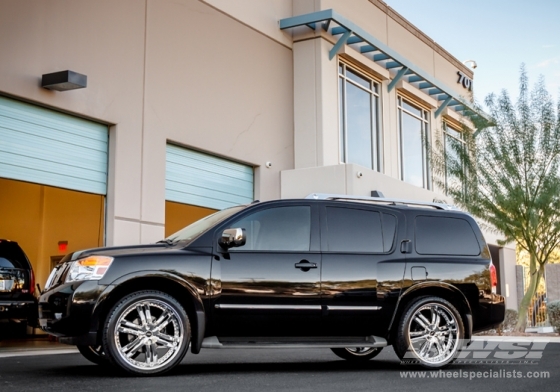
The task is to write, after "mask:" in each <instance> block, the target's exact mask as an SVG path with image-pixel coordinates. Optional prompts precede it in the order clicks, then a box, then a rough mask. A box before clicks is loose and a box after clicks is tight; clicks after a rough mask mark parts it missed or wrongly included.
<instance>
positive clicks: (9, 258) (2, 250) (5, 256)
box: [0, 241, 30, 269]
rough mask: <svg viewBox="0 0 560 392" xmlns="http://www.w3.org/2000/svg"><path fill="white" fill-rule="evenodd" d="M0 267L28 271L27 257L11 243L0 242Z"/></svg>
mask: <svg viewBox="0 0 560 392" xmlns="http://www.w3.org/2000/svg"><path fill="white" fill-rule="evenodd" d="M0 267H7V268H23V269H29V268H30V266H29V262H28V261H27V257H26V256H25V254H24V253H23V251H22V250H21V249H20V247H19V246H18V245H17V244H16V243H13V242H6V241H0Z"/></svg>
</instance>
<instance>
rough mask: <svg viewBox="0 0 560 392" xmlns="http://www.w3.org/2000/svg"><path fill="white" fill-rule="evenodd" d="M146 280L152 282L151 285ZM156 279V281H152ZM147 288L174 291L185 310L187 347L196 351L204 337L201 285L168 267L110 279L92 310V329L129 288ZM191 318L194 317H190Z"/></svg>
mask: <svg viewBox="0 0 560 392" xmlns="http://www.w3.org/2000/svg"><path fill="white" fill-rule="evenodd" d="M150 283H152V284H155V285H154V286H151V285H150ZM156 283H157V284H156ZM178 287H180V293H179V294H180V295H177V288H178ZM150 288H155V289H160V290H162V291H166V292H169V293H170V294H175V297H178V298H176V299H177V300H178V301H179V302H180V303H181V304H183V306H184V307H185V308H186V311H187V312H188V313H189V317H190V318H191V328H192V345H191V351H192V352H193V353H195V354H196V353H198V352H199V351H200V347H201V346H202V340H203V338H204V332H205V325H206V316H205V309H204V304H203V302H202V297H201V296H202V295H204V290H205V288H204V287H202V286H200V285H199V286H197V285H195V284H194V283H193V282H190V281H188V280H186V279H184V278H183V277H182V276H179V275H176V274H173V273H170V272H169V271H161V270H147V271H138V272H133V273H129V274H126V275H123V276H121V277H119V278H117V279H115V280H114V281H112V282H111V283H110V284H109V285H108V286H107V287H106V288H105V290H103V292H102V293H101V295H100V296H99V299H98V301H97V303H96V305H95V308H94V311H93V315H94V317H93V319H92V321H93V325H92V330H94V331H99V330H100V322H101V321H102V320H103V319H104V317H105V316H106V315H107V313H108V312H109V310H110V308H111V307H112V306H113V305H114V304H115V303H116V302H117V301H118V299H120V298H122V297H123V296H125V295H126V294H128V293H129V292H133V291H136V290H139V289H141V290H146V289H150ZM192 318H194V320H192Z"/></svg>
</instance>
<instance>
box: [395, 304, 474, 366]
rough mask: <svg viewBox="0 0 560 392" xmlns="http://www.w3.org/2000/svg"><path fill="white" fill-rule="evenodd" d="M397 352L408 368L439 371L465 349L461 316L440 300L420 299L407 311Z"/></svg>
mask: <svg viewBox="0 0 560 392" xmlns="http://www.w3.org/2000/svg"><path fill="white" fill-rule="evenodd" d="M397 328H398V329H397V337H396V341H395V344H394V349H395V352H396V354H397V356H398V357H399V358H400V359H401V360H402V361H404V363H406V364H418V365H421V366H423V367H426V368H431V369H438V368H442V367H445V366H446V365H448V364H450V363H451V362H453V360H454V359H455V358H456V357H457V355H458V354H459V352H460V351H461V348H462V347H463V339H464V336H465V328H464V326H463V321H462V319H461V315H460V314H459V312H458V311H457V309H456V308H455V306H453V304H451V303H450V302H449V301H447V300H445V299H443V298H440V297H432V296H430V297H420V298H418V299H415V300H413V301H412V302H411V303H410V304H408V306H407V307H406V308H405V310H404V312H403V315H402V317H401V319H400V322H399V324H398V327H397Z"/></svg>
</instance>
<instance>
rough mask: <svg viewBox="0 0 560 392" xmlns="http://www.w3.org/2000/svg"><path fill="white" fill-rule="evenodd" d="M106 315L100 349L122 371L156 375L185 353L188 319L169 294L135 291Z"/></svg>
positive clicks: (178, 361)
mask: <svg viewBox="0 0 560 392" xmlns="http://www.w3.org/2000/svg"><path fill="white" fill-rule="evenodd" d="M109 314H110V316H109V317H108V318H107V321H106V322H105V327H104V329H103V350H104V351H105V353H106V355H107V357H108V358H109V360H110V361H111V363H113V364H114V365H117V366H118V367H120V368H121V369H123V370H125V371H126V372H128V373H131V374H134V375H140V376H147V375H159V374H162V373H165V372H167V371H169V370H171V369H172V368H173V367H175V366H176V365H178V364H179V363H180V362H181V360H182V359H183V357H184V356H185V354H186V352H187V349H188V346H189V343H190V339H191V328H190V324H189V319H188V316H187V313H186V312H185V310H184V309H183V307H182V306H181V304H180V303H179V302H178V301H177V300H176V299H175V298H173V297H171V296H170V295H168V294H166V293H163V292H160V291H138V292H135V293H132V294H130V295H128V296H126V297H124V298H123V299H122V300H120V301H119V302H118V303H117V304H115V306H114V307H113V309H112V310H111V312H110V313H109Z"/></svg>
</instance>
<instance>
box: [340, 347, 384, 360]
mask: <svg viewBox="0 0 560 392" xmlns="http://www.w3.org/2000/svg"><path fill="white" fill-rule="evenodd" d="M331 350H332V352H333V353H335V354H336V355H337V356H338V357H340V358H342V359H346V360H347V361H351V362H366V361H369V360H370V359H372V358H374V357H376V356H377V355H378V354H379V353H380V352H381V350H383V347H346V348H331Z"/></svg>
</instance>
